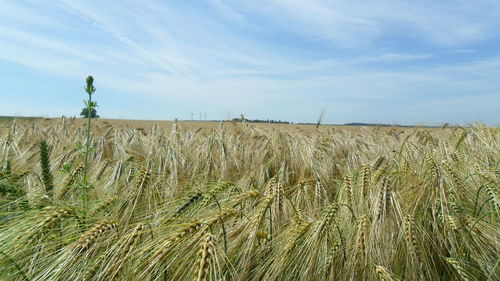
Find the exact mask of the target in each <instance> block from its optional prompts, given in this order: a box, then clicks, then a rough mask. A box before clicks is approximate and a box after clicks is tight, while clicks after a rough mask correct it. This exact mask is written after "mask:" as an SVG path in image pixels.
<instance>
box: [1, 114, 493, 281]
mask: <svg viewBox="0 0 500 281" xmlns="http://www.w3.org/2000/svg"><path fill="white" fill-rule="evenodd" d="M122 122H125V123H122ZM138 128H142V129H138ZM200 128H201V129H200ZM93 131H94V139H93V142H94V143H95V144H96V146H95V149H94V150H93V152H92V153H91V155H90V167H89V176H90V182H91V183H92V188H91V189H90V190H89V202H88V206H84V205H83V204H82V201H81V197H80V190H79V188H78V184H79V183H80V182H81V171H82V163H83V159H82V154H81V153H79V152H78V150H77V148H76V147H75V144H76V143H77V142H79V141H82V139H83V138H84V136H85V129H84V128H83V123H82V121H81V120H78V119H77V120H70V119H62V120H61V119H58V120H39V121H35V122H32V121H30V122H25V121H18V122H2V123H0V269H1V270H0V279H4V280H65V281H67V280H242V281H243V280H245V281H246V280H251V281H252V280H255V281H257V280H499V279H500V265H499V254H498V253H500V243H498V241H499V238H500V232H499V229H500V227H499V221H500V218H499V215H500V213H499V200H498V198H499V197H498V186H499V184H498V183H499V181H498V178H499V175H500V166H499V164H500V145H499V129H497V128H491V127H486V126H483V125H480V124H476V125H474V126H472V127H467V128H460V127H454V128H447V129H424V128H420V129H408V128H376V127H373V128H359V127H356V128H354V129H351V128H346V127H330V126H320V127H319V129H317V130H316V129H315V128H314V126H298V125H268V124H241V123H223V124H220V123H218V124H214V123H205V122H201V123H193V122H179V123H172V122H162V123H157V124H154V123H151V122H142V123H141V121H115V120H98V121H97V122H95V124H94V127H93ZM41 139H45V140H46V142H47V144H48V149H49V150H48V153H47V154H48V155H50V172H51V173H52V175H53V194H54V195H53V196H51V194H52V193H50V194H47V190H46V188H45V185H44V181H43V177H42V168H41V167H40V165H39V157H40V156H39V155H40V151H39V150H40V146H39V142H40V140H41ZM45 170H46V167H45ZM45 173H46V174H47V171H45Z"/></svg>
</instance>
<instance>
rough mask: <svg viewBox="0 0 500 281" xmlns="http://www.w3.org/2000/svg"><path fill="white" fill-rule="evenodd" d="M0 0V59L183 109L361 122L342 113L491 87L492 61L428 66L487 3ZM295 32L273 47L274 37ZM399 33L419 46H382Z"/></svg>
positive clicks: (497, 64)
mask: <svg viewBox="0 0 500 281" xmlns="http://www.w3.org/2000/svg"><path fill="white" fill-rule="evenodd" d="M0 2H1V3H2V4H4V2H2V1H1V0H0ZM5 3H8V5H7V6H6V7H8V8H9V9H12V11H16V12H19V13H20V16H19V18H15V17H12V16H11V17H6V18H0V59H2V60H6V61H11V62H15V63H18V64H22V65H25V66H27V67H29V68H33V69H37V70H40V71H42V72H49V73H52V74H54V75H57V76H65V77H70V78H74V79H75V81H76V80H77V79H78V81H79V80H81V78H82V77H85V76H86V75H87V74H89V73H92V74H93V75H95V76H96V77H98V81H99V83H102V84H101V85H103V86H105V87H107V88H112V89H115V90H116V91H119V92H128V93H133V94H134V95H137V96H144V97H148V98H152V99H156V100H158V101H159V102H160V101H162V102H163V101H172V100H175V101H176V102H178V103H179V104H181V105H182V106H184V107H187V106H189V104H190V103H193V101H196V103H198V104H203V105H204V106H206V107H212V108H215V109H216V110H232V111H233V112H238V111H240V112H244V113H250V114H252V112H253V113H254V114H260V115H261V117H264V115H265V112H268V114H279V113H278V111H283V112H288V114H290V115H289V116H294V115H293V114H292V113H290V112H292V111H294V110H295V109H296V108H300V109H301V111H303V113H301V115H297V117H288V119H292V118H298V119H295V120H294V121H300V119H302V118H304V116H307V117H305V118H313V119H314V118H316V117H317V114H318V110H321V108H323V106H324V105H325V104H328V105H329V108H331V109H332V110H337V111H339V112H343V114H344V116H345V118H346V119H345V120H341V121H339V122H343V121H346V122H348V121H362V120H353V119H349V118H355V117H356V114H357V115H358V116H359V113H360V112H361V113H363V112H364V113H366V112H368V111H367V110H366V107H367V106H366V104H370V103H372V102H373V103H375V104H378V105H379V106H380V107H381V108H382V112H386V114H388V113H387V112H388V110H387V109H388V108H389V107H391V106H395V105H398V104H400V103H402V102H404V101H405V100H407V101H410V100H411V101H415V102H416V103H419V104H421V106H420V108H421V109H422V108H423V107H424V104H425V106H429V107H430V108H434V109H433V110H436V108H438V107H439V106H440V105H441V104H444V103H445V101H450V100H454V99H459V98H460V100H461V101H463V102H455V104H457V106H459V105H460V104H461V105H463V104H465V103H466V102H465V101H469V100H470V99H473V98H472V96H475V95H477V96H481V97H482V98H484V99H488V98H491V97H492V96H494V95H498V94H500V87H499V86H498V84H497V82H496V79H497V78H496V77H497V76H498V74H500V58H498V57H495V58H485V59H479V60H476V61H468V62H465V63H454V64H450V63H444V64H440V63H438V62H436V61H437V60H436V61H434V59H437V57H438V56H439V54H438V52H437V51H436V52H433V51H432V50H433V48H432V47H433V46H437V47H438V48H443V46H448V45H451V46H453V48H449V49H451V51H448V53H471V52H472V51H475V50H476V49H475V47H474V49H473V48H469V46H467V44H469V43H471V42H472V43H474V42H475V43H477V42H480V41H481V40H487V39H488V38H489V37H492V36H493V35H492V34H495V33H493V32H492V29H493V27H495V26H497V25H498V22H499V21H498V20H493V19H492V17H493V15H492V14H488V13H487V14H486V16H484V17H481V18H480V19H478V18H477V17H476V16H477V14H478V13H480V12H482V11H483V10H486V9H492V8H493V7H498V6H500V4H497V3H496V2H484V3H485V4H484V5H483V7H475V6H473V5H472V4H468V3H467V2H464V1H451V2H450V3H447V4H446V5H445V4H442V3H440V2H439V3H438V2H432V1H424V2H419V3H420V4H417V3H416V2H412V1H384V2H380V1H321V0H310V1H305V0H286V1H285V0H272V1H263V2H255V1H248V2H247V1H243V2H238V3H236V2H234V1H224V0H209V1H208V2H207V3H209V4H211V5H213V7H214V8H215V11H216V13H215V14H214V13H209V12H206V11H199V10H196V9H193V8H192V7H191V6H189V7H188V6H184V5H188V4H187V3H183V4H179V5H180V6H176V5H174V4H171V3H168V2H161V1H143V2H142V1H141V2H137V1H120V2H116V3H112V4H110V2H105V3H102V2H97V1H75V0H60V1H59V2H51V4H50V5H49V7H46V9H47V11H42V12H40V13H37V12H34V11H33V10H30V9H29V8H27V7H25V6H23V5H22V4H21V3H20V2H16V3H15V4H12V3H13V2H5ZM33 3H36V2H33ZM96 7H99V8H98V9H97V8H96ZM45 12H46V13H45ZM6 14H8V13H6V12H5V10H2V11H0V15H6ZM54 15H58V17H55V16H54ZM221 17H223V19H221ZM68 19H71V20H68ZM256 19H258V20H256ZM228 20H229V21H234V22H235V25H234V26H232V25H231V24H227V21H228ZM38 21H40V22H42V23H43V24H42V26H38V25H37V22H38ZM276 26H279V27H278V28H277V29H276V30H279V31H280V32H282V33H283V34H277V35H275V36H277V38H265V39H262V38H259V37H258V35H255V34H260V32H263V34H265V35H266V36H269V34H268V33H265V31H266V28H269V29H272V28H274V27H276ZM285 33H286V34H285ZM273 35H274V34H273ZM297 35H298V36H300V38H299V39H297V38H293V40H296V41H292V42H293V44H291V45H290V46H282V45H283V43H282V40H281V39H282V38H281V37H279V36H283V37H286V36H289V37H293V36H297ZM401 38H404V40H410V39H411V40H414V41H415V42H417V41H418V42H420V43H421V42H424V43H422V44H427V43H425V42H428V44H429V46H431V47H428V48H426V49H425V50H424V51H418V49H415V50H414V51H411V52H410V51H408V52H401V51H400V50H399V49H397V48H395V49H392V48H391V44H388V43H387V41H390V40H393V41H394V40H398V39H401ZM283 40H285V39H283ZM313 40H316V41H313ZM401 40H402V41H404V40H403V39H401ZM411 40H410V41H411ZM311 42H312V43H311ZM386 43H387V44H386ZM301 44H313V45H314V46H313V47H312V49H309V48H311V47H309V45H308V46H306V47H304V46H302V45H301ZM407 44H409V45H408V47H412V46H410V45H411V42H410V43H407ZM314 48H318V50H319V51H318V53H321V55H317V54H316V53H315V49H314ZM351 48H352V49H351ZM358 49H362V51H359V50H358ZM471 50H472V51H471ZM337 52H338V54H337ZM427 61H432V63H429V64H425V63H423V62H427ZM416 62H418V63H419V64H413V63H416ZM0 63H1V62H0ZM379 64H380V65H383V64H389V65H397V66H398V68H397V69H391V68H385V67H381V66H379ZM436 96H437V97H438V98H437V99H436ZM434 99H436V100H439V102H436V103H433V102H432V100H434ZM424 101H425V102H424ZM485 104H488V105H489V106H490V107H491V105H492V104H493V105H495V104H496V105H498V98H497V99H492V101H491V103H475V105H477V107H478V108H479V107H481V106H483V107H485V106H486V105H485ZM280 105H281V106H280ZM349 106H351V108H353V110H352V111H353V113H352V114H351V115H350V113H349V112H347V111H348V107H349ZM490 107H488V108H489V109H488V110H490V111H491V108H490ZM356 108H358V109H356ZM421 112H422V111H421ZM417 113H418V112H417V111H415V112H414V116H417V115H418V114H417ZM224 114H225V113H224ZM308 114H309V115H308ZM311 116H312V117H311ZM380 116H383V115H380ZM336 118H338V117H336ZM380 118H382V117H380ZM282 119H286V118H285V117H282ZM302 120H303V119H302ZM337 120H338V119H337ZM327 121H328V120H327ZM329 121H330V122H335V120H329ZM373 121H376V120H373ZM381 121H383V120H381Z"/></svg>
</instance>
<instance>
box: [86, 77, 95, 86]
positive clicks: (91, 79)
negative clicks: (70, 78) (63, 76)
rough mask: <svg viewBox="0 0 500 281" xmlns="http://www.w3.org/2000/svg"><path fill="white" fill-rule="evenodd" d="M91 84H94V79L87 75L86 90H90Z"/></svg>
mask: <svg viewBox="0 0 500 281" xmlns="http://www.w3.org/2000/svg"><path fill="white" fill-rule="evenodd" d="M93 84H94V77H92V76H91V75H89V76H88V77H87V89H91V88H92V85H93Z"/></svg>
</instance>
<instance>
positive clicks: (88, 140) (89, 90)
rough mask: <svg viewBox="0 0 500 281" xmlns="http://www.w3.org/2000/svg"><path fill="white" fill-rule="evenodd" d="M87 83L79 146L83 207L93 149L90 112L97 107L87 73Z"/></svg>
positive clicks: (92, 86) (84, 205) (87, 188)
mask: <svg viewBox="0 0 500 281" xmlns="http://www.w3.org/2000/svg"><path fill="white" fill-rule="evenodd" d="M86 82H87V85H86V87H85V92H87V95H88V97H89V99H88V100H84V101H83V102H84V104H85V107H86V108H87V113H88V114H87V132H86V136H85V137H86V139H85V144H84V146H83V147H82V148H81V150H82V152H83V154H84V162H83V178H82V186H81V188H82V201H83V207H84V209H87V203H88V197H89V195H88V191H89V189H90V188H91V185H90V183H89V174H88V168H89V155H90V152H91V151H92V150H93V145H92V144H91V135H92V132H91V122H92V121H91V120H92V114H91V112H92V111H93V110H94V109H95V108H96V107H97V103H96V102H95V101H92V95H93V94H94V93H95V90H96V89H95V87H94V77H92V76H91V75H89V76H88V77H87V79H86Z"/></svg>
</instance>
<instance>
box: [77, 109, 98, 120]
mask: <svg viewBox="0 0 500 281" xmlns="http://www.w3.org/2000/svg"><path fill="white" fill-rule="evenodd" d="M91 112H92V114H91V115H90V118H99V115H97V110H95V108H93V109H92V111H91ZM80 116H82V117H83V118H88V116H89V115H88V109H87V108H86V107H85V108H84V109H82V112H80Z"/></svg>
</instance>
